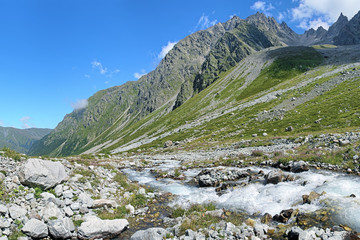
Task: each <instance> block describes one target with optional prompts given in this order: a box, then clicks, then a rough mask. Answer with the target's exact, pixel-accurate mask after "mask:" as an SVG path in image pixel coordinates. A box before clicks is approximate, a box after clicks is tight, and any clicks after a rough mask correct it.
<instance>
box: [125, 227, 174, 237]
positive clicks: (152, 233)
mask: <svg viewBox="0 0 360 240" xmlns="http://www.w3.org/2000/svg"><path fill="white" fill-rule="evenodd" d="M166 233H167V231H166V230H165V229H163V228H149V229H146V230H140V231H137V232H136V233H134V234H133V235H132V236H131V238H130V240H162V239H164V238H165V237H166Z"/></svg>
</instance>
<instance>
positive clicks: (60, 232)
mask: <svg viewBox="0 0 360 240" xmlns="http://www.w3.org/2000/svg"><path fill="white" fill-rule="evenodd" d="M48 227H49V232H50V235H51V236H52V237H53V238H55V239H67V238H71V235H72V234H71V231H70V229H68V228H66V226H65V224H64V222H63V221H62V220H51V221H49V222H48Z"/></svg>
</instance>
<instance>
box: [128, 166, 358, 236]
mask: <svg viewBox="0 0 360 240" xmlns="http://www.w3.org/2000/svg"><path fill="white" fill-rule="evenodd" d="M178 166H179V162H177V161H165V162H164V164H161V165H159V166H158V167H156V168H158V169H162V170H165V171H166V170H170V169H173V168H174V167H178ZM246 169H249V168H246ZM250 169H252V170H254V171H259V170H260V169H261V170H263V171H264V172H265V173H267V172H269V171H270V170H271V169H270V168H257V167H251V168H250ZM244 170H245V169H244ZM124 172H125V173H126V174H127V175H128V176H129V178H130V179H131V180H134V181H138V182H139V183H140V184H145V185H148V186H151V187H154V188H158V189H161V190H163V191H167V192H171V193H173V194H176V195H177V196H178V197H177V198H176V200H174V202H173V203H172V205H180V206H183V207H187V206H189V205H191V204H194V203H208V202H212V203H214V204H216V205H217V206H218V207H222V208H226V209H230V210H241V211H246V212H248V213H249V214H258V213H260V214H265V213H270V214H271V215H275V214H278V213H279V212H280V211H281V210H284V209H289V208H297V209H299V210H300V211H301V212H312V211H315V210H318V209H321V208H323V207H326V206H328V205H329V204H330V205H331V207H333V208H334V209H335V210H336V211H335V212H336V215H335V216H334V217H335V218H336V219H337V221H338V222H339V223H342V224H346V225H349V226H350V227H352V228H353V229H354V230H356V231H360V217H359V216H360V200H359V197H360V178H359V177H357V176H351V175H347V174H342V173H335V172H329V171H315V170H310V171H308V172H303V173H297V174H293V175H294V176H295V177H296V180H295V181H291V182H281V183H279V184H276V185H274V184H266V185H265V184H263V183H252V184H249V185H247V186H245V187H238V188H235V189H232V190H227V191H226V192H225V193H224V194H222V195H218V194H217V193H216V192H215V188H213V187H208V188H199V187H197V186H193V185H191V184H189V183H188V181H190V180H191V179H192V178H193V177H194V176H196V175H197V174H198V173H199V172H200V169H190V170H187V171H185V172H184V174H185V176H186V179H185V180H183V181H180V180H173V179H159V180H156V179H155V178H154V176H153V175H152V174H151V173H150V169H145V170H144V171H142V172H138V171H135V170H132V169H125V170H124ZM311 191H315V192H318V193H321V192H323V191H324V192H326V194H324V195H323V196H321V197H320V198H319V199H318V200H316V201H314V202H313V203H311V204H302V195H304V194H309V193H310V192H311ZM351 194H355V195H356V197H355V198H350V197H349V196H350V195H351Z"/></svg>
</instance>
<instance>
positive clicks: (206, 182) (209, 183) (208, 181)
mask: <svg viewBox="0 0 360 240" xmlns="http://www.w3.org/2000/svg"><path fill="white" fill-rule="evenodd" d="M219 184H220V182H219V181H218V180H217V179H214V178H212V177H210V176H209V175H202V176H200V177H199V186H200V187H217V186H219Z"/></svg>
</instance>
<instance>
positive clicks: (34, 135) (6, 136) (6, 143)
mask: <svg viewBox="0 0 360 240" xmlns="http://www.w3.org/2000/svg"><path fill="white" fill-rule="evenodd" d="M51 131H52V129H48V128H29V129H17V128H12V127H0V148H3V147H8V148H10V149H12V150H15V151H17V152H20V153H25V154H26V153H28V151H29V149H30V148H31V147H32V145H33V144H34V143H35V142H36V141H38V140H40V139H41V138H43V137H44V136H45V135H47V134H49V133H50V132H51Z"/></svg>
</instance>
